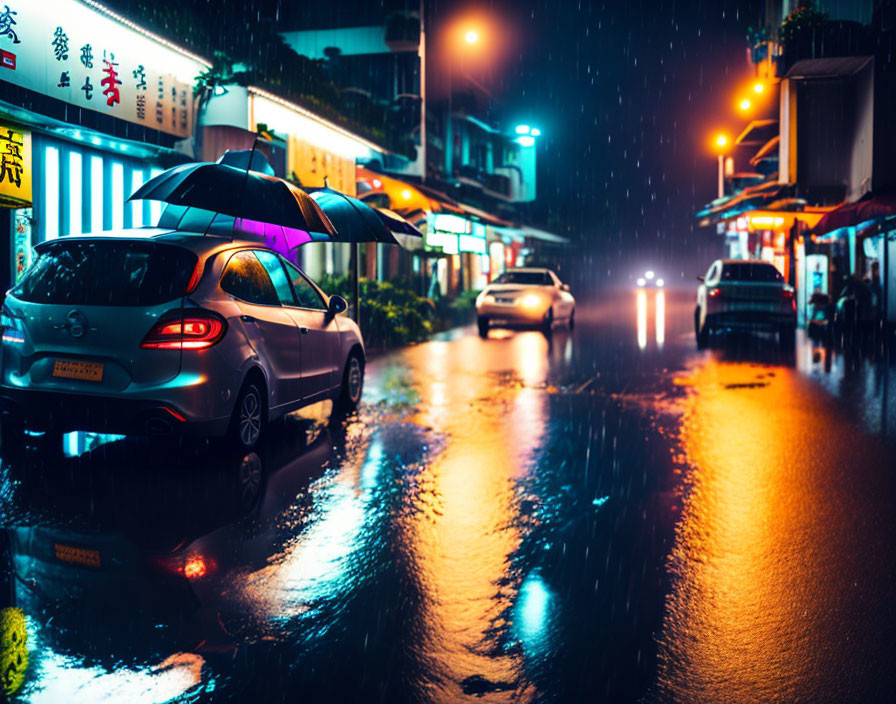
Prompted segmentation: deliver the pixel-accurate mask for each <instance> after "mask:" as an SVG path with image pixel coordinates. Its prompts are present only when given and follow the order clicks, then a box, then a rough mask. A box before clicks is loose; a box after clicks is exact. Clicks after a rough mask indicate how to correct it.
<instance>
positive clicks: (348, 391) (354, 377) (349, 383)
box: [336, 352, 364, 415]
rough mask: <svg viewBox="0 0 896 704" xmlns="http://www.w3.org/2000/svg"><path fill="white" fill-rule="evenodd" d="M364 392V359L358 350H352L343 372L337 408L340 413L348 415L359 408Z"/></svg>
mask: <svg viewBox="0 0 896 704" xmlns="http://www.w3.org/2000/svg"><path fill="white" fill-rule="evenodd" d="M363 393H364V361H363V360H362V359H361V355H359V354H358V353H357V352H352V353H351V354H350V355H349V356H348V359H347V360H346V362H345V369H344V370H343V372H342V385H341V386H340V388H339V398H338V399H337V400H336V410H337V412H338V413H339V414H340V415H347V414H349V413H354V412H355V411H356V410H358V405H359V404H360V403H361V395H362V394H363Z"/></svg>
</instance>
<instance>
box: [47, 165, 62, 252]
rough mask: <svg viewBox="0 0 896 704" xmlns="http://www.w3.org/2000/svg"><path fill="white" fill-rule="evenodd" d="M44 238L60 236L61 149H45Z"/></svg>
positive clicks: (52, 238)
mask: <svg viewBox="0 0 896 704" xmlns="http://www.w3.org/2000/svg"><path fill="white" fill-rule="evenodd" d="M44 170H45V171H46V173H45V174H44V238H45V239H48V240H54V239H56V238H57V237H59V150H58V149H57V148H56V147H46V149H44Z"/></svg>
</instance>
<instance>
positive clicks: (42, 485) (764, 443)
mask: <svg viewBox="0 0 896 704" xmlns="http://www.w3.org/2000/svg"><path fill="white" fill-rule="evenodd" d="M691 314H692V303H691V299H690V296H689V295H684V294H675V293H666V294H662V293H657V292H656V291H648V292H645V293H642V294H636V293H635V292H631V291H625V292H619V293H615V294H609V295H607V296H606V297H604V298H603V299H602V300H601V301H599V302H597V303H592V304H582V305H580V307H579V310H578V313H577V322H578V326H577V328H576V330H575V331H573V332H569V331H567V330H565V329H562V328H558V329H557V330H556V331H555V333H554V334H553V336H552V338H551V339H547V338H545V337H544V336H543V335H542V334H540V333H537V332H524V331H518V332H504V331H492V332H491V333H490V335H489V338H488V339H487V340H481V339H479V338H478V337H477V336H476V335H475V333H474V331H473V330H472V329H463V330H458V331H453V332H451V333H448V334H445V335H443V336H441V337H440V338H439V339H437V340H434V341H432V342H429V343H427V344H423V345H419V346H416V347H412V348H409V349H405V350H402V351H399V352H395V353H392V354H389V355H385V356H380V357H377V358H375V359H373V360H371V362H370V364H369V367H368V370H367V371H368V374H367V388H366V390H365V404H364V407H363V409H362V411H361V413H360V414H359V416H358V417H357V418H354V419H350V420H349V421H348V422H345V423H333V422H328V418H327V411H328V409H327V408H325V407H316V408H313V409H310V410H309V411H308V412H306V413H303V414H302V416H303V417H297V418H293V419H290V421H289V422H287V423H285V424H282V425H278V426H276V427H274V428H272V433H271V437H270V438H269V440H268V442H267V443H266V444H265V447H263V448H261V449H260V451H259V452H258V453H253V454H252V455H250V456H247V457H233V456H229V455H228V454H226V453H224V452H218V451H215V450H213V449H208V448H197V447H194V446H181V445H177V444H170V443H159V442H158V441H153V442H149V441H147V440H141V439H138V438H128V439H123V440H122V439H118V440H113V441H111V442H105V443H100V442H98V440H97V439H95V438H93V439H91V438H88V437H85V436H70V437H69V438H67V440H66V441H65V443H64V445H62V446H61V447H60V446H59V444H57V443H56V442H54V441H52V440H48V439H47V438H40V437H32V438H30V439H29V444H28V447H27V448H24V449H23V450H21V451H18V450H15V449H11V448H5V449H4V453H3V454H4V463H3V469H2V477H0V478H2V485H0V502H2V503H0V507H2V513H0V517H2V525H3V526H4V527H5V528H7V529H8V530H7V534H8V536H9V537H8V541H7V542H8V545H7V548H6V550H7V552H8V553H9V558H10V559H9V561H10V564H11V566H12V569H11V573H10V574H9V575H8V580H9V581H10V591H11V593H12V595H13V600H14V602H15V606H16V607H18V608H20V609H21V610H22V612H23V613H24V615H25V618H26V625H27V631H28V648H27V657H26V659H25V661H22V660H21V659H19V660H18V661H15V660H12V661H9V662H7V661H4V662H3V663H2V666H3V673H2V674H3V677H4V683H6V682H16V683H19V682H21V684H20V686H19V688H18V695H19V696H20V697H21V699H22V700H24V701H32V702H55V701H75V700H79V701H128V702H136V701H140V702H163V701H169V700H172V699H174V700H177V699H185V700H188V701H289V702H293V701H307V702H338V701H359V702H390V703H391V702H454V701H486V702H510V701H563V702H565V701H571V702H572V701H576V702H578V701H581V702H586V701H587V702H594V701H622V702H635V701H649V702H735V701H736V702H754V701H755V702H767V701H781V702H826V701H830V702H851V701H855V702H876V701H889V700H890V698H891V696H892V691H893V689H894V685H896V682H894V680H896V677H894V674H893V673H894V671H896V669H894V668H893V667H892V658H891V656H890V654H889V652H890V648H889V647H888V646H889V645H890V643H891V642H892V640H893V638H894V636H896V628H894V626H896V613H894V610H893V606H892V605H893V603H894V591H896V588H894V579H893V578H894V575H896V570H894V563H896V558H894V551H893V550H892V540H893V536H894V535H896V532H894V528H896V503H894V500H893V499H894V496H896V492H894V489H896V486H894V483H896V478H894V471H896V444H894V442H893V437H892V433H893V432H894V431H893V428H894V426H896V418H894V416H896V411H894V410H893V406H896V401H894V398H893V397H894V396H896V386H894V380H893V379H894V377H893V376H891V375H890V369H889V367H887V366H886V365H883V364H874V363H873V362H872V361H869V360H867V359H865V358H850V359H844V358H842V357H840V356H838V355H834V354H832V353H830V352H829V351H827V352H826V351H824V350H813V349H812V348H811V347H810V346H809V345H807V344H805V343H804V342H801V343H800V345H799V346H798V348H797V351H796V354H795V355H794V356H791V357H790V358H788V357H787V356H782V355H781V354H779V353H778V352H777V350H776V346H775V344H774V341H773V340H771V339H765V340H761V339H760V340H754V339H735V340H728V341H725V342H723V343H720V344H719V345H717V348H716V349H713V350H710V351H707V352H700V353H698V352H696V351H695V349H694V341H693V334H692V331H691V325H692V323H691ZM88 445H89V446H90V447H88ZM19 654H20V655H21V651H20V652H19Z"/></svg>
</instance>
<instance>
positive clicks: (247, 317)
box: [240, 315, 255, 323]
mask: <svg viewBox="0 0 896 704" xmlns="http://www.w3.org/2000/svg"><path fill="white" fill-rule="evenodd" d="M240 320H242V321H243V322H244V323H254V322H255V318H253V317H252V316H251V315H241V316H240Z"/></svg>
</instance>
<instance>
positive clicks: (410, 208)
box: [355, 166, 463, 221]
mask: <svg viewBox="0 0 896 704" xmlns="http://www.w3.org/2000/svg"><path fill="white" fill-rule="evenodd" d="M355 178H356V181H357V185H358V197H359V198H360V199H361V200H365V201H366V200H370V199H371V198H372V197H373V196H376V195H378V194H382V195H385V196H386V197H387V198H388V201H389V202H388V203H385V204H384V205H385V207H388V208H391V209H392V210H394V211H396V212H398V213H401V214H402V215H404V216H405V217H408V216H409V215H413V214H414V212H415V211H421V212H424V213H425V212H430V213H442V212H444V213H455V214H457V215H461V214H463V209H462V208H461V207H460V205H458V204H457V202H456V201H454V200H453V199H452V198H450V197H449V196H447V195H445V194H443V193H440V192H437V191H434V190H433V189H431V188H426V187H424V186H421V185H419V184H412V183H408V182H406V181H402V180H400V179H397V178H394V177H392V176H386V175H385V174H381V173H378V172H376V171H371V170H370V169H367V168H364V167H363V166H358V167H356V169H355ZM412 221H413V220H412Z"/></svg>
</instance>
